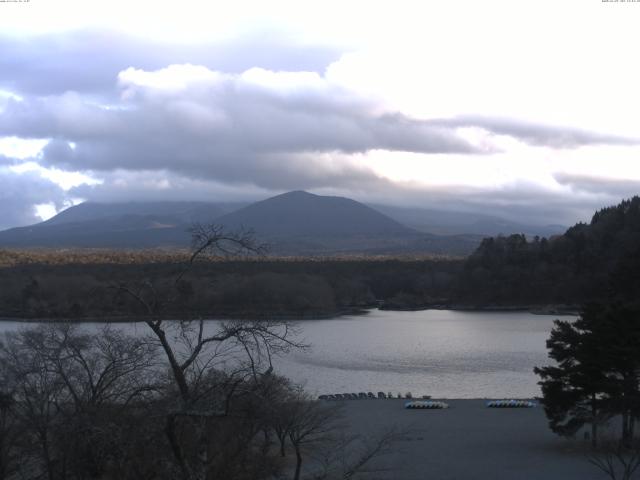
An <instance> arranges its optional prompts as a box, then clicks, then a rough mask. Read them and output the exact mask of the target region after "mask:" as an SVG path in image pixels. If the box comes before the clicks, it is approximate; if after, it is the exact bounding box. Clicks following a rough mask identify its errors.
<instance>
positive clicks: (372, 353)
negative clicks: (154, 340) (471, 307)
mask: <svg viewBox="0 0 640 480" xmlns="http://www.w3.org/2000/svg"><path fill="white" fill-rule="evenodd" d="M555 318H557V317H556V316H551V315H532V314H529V313H524V312H460V311H451V310H425V311H418V312H394V311H379V310H373V311H370V312H369V313H368V314H365V315H357V316H347V317H340V318H336V319H330V320H309V321H304V322H300V323H299V326H300V327H301V328H300V329H301V335H300V339H301V340H303V341H304V342H305V343H308V344H310V345H311V348H310V349H309V351H305V352H294V353H292V354H290V355H289V356H287V357H284V358H278V359H276V360H275V361H274V365H275V369H276V371H277V372H278V373H281V374H283V375H286V376H288V377H289V378H291V379H293V380H294V381H296V382H302V383H304V384H305V385H306V388H307V390H308V391H310V392H311V393H314V394H320V393H344V392H361V391H372V392H374V393H376V392H378V391H384V392H393V394H394V395H395V394H397V393H402V394H403V395H404V394H405V393H406V392H409V391H410V392H412V393H413V395H414V396H416V395H431V396H433V397H441V398H485V397H486V398H498V397H500V398H502V397H533V396H537V395H539V394H540V389H539V387H538V385H537V381H538V377H537V376H536V375H534V373H533V367H534V366H541V365H546V364H548V363H549V359H548V358H547V351H546V346H545V342H546V340H547V338H548V337H549V332H550V331H551V328H552V326H553V320H554V319H555ZM20 326H25V324H24V323H19V322H0V332H2V331H8V330H15V329H17V328H20ZM122 327H123V328H126V329H127V330H133V331H137V332H146V330H145V327H144V325H143V324H137V325H136V324H124V325H122ZM209 328H215V322H214V321H211V322H210V324H209Z"/></svg>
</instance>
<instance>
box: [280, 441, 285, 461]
mask: <svg viewBox="0 0 640 480" xmlns="http://www.w3.org/2000/svg"><path fill="white" fill-rule="evenodd" d="M284 442H285V439H284V438H281V439H280V456H281V457H284V456H285V455H286V452H285V451H284Z"/></svg>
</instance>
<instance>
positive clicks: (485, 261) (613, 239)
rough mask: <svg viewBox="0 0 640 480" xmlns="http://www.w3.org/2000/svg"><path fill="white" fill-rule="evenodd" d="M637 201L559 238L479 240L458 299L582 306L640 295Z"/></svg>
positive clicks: (639, 209) (598, 215) (606, 211)
mask: <svg viewBox="0 0 640 480" xmlns="http://www.w3.org/2000/svg"><path fill="white" fill-rule="evenodd" d="M638 267H640V197H633V198H632V199H630V200H625V201H623V202H622V203H620V204H619V205H616V206H613V207H608V208H605V209H602V210H600V211H598V212H596V214H595V215H594V216H593V218H592V220H591V222H590V223H589V224H583V223H579V224H577V225H575V226H573V227H571V228H570V229H568V230H567V232H566V233H565V234H564V235H561V236H557V237H551V238H549V239H545V238H542V239H541V238H538V237H536V238H534V239H533V240H531V241H528V240H527V239H526V238H525V237H524V236H523V235H511V236H509V237H495V238H487V239H485V240H483V242H482V244H481V245H480V247H479V248H478V249H477V250H476V252H475V253H474V254H473V255H471V257H469V259H468V260H467V262H466V263H465V266H464V272H463V274H462V275H461V276H460V278H459V284H458V295H459V296H460V298H461V300H463V301H465V302H475V303H478V304H494V305H508V304H512V305H513V304H523V305H527V304H571V305H577V304H582V303H584V302H585V301H588V300H594V299H598V298H600V299H602V298H610V297H611V296H615V297H616V298H618V299H622V300H630V299H635V297H637V294H638V292H639V291H640V290H639V288H640V273H638V272H640V269H639V268H638Z"/></svg>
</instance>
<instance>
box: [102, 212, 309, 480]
mask: <svg viewBox="0 0 640 480" xmlns="http://www.w3.org/2000/svg"><path fill="white" fill-rule="evenodd" d="M191 234H192V240H193V241H192V254H191V256H190V258H189V260H188V262H187V263H186V264H185V265H184V266H183V268H182V269H181V270H180V272H179V273H178V274H177V275H176V278H175V280H174V281H173V282H172V284H171V286H170V288H169V289H168V290H166V291H164V292H161V291H160V289H159V288H157V287H156V285H155V284H154V282H152V281H150V280H145V281H143V282H141V283H140V284H139V285H137V286H132V285H127V284H119V285H117V286H116V287H115V288H116V289H117V290H118V291H119V292H121V293H123V294H125V295H128V296H129V297H130V298H132V299H134V300H135V302H137V303H138V305H140V306H141V307H142V309H143V311H144V312H145V314H146V316H145V323H146V325H147V326H148V327H149V329H150V331H151V333H152V335H153V338H154V341H155V342H157V344H158V345H159V346H160V348H161V350H162V351H163V352H164V355H165V357H166V360H167V363H168V366H169V370H170V372H171V377H172V379H173V383H174V385H175V387H176V389H177V392H178V395H179V398H180V404H179V405H177V406H176V408H175V409H173V410H172V411H170V412H168V414H167V416H166V426H165V433H166V436H167V439H168V441H169V444H170V445H171V450H172V451H173V454H174V456H175V458H176V460H177V462H178V464H179V466H180V469H181V471H182V476H183V478H185V479H193V478H204V476H205V475H206V472H205V470H206V465H207V464H208V460H207V458H206V456H207V455H206V454H203V453H198V454H195V453H194V452H191V453H188V452H186V451H185V450H184V448H183V442H182V440H181V435H180V430H181V429H184V428H187V429H188V430H189V432H190V435H191V437H194V438H198V439H199V441H200V443H201V444H206V443H207V436H208V437H210V436H211V432H210V428H211V425H213V424H215V422H212V421H211V420H209V419H211V418H219V417H225V416H227V415H228V405H229V400H230V397H231V396H233V395H235V394H237V393H239V391H241V390H243V389H244V390H246V388H247V380H248V379H252V380H253V384H254V387H255V385H256V384H258V383H259V379H260V378H261V377H262V376H263V375H264V374H265V373H268V372H271V370H272V369H273V366H272V358H273V356H275V355H280V354H284V353H287V352H288V351H290V350H291V349H292V348H302V347H303V345H302V344H300V343H298V342H296V341H295V340H294V336H295V334H296V333H297V332H296V329H295V328H294V327H293V326H292V325H291V324H290V323H289V322H282V321H268V320H262V321H251V320H234V321H224V322H220V323H219V324H217V328H215V330H214V331H210V330H209V329H208V326H207V324H206V322H205V320H204V319H203V318H202V317H200V318H197V319H186V320H181V321H167V320H165V316H166V311H167V307H168V306H170V305H171V304H172V302H174V301H175V300H176V298H177V297H178V296H179V292H180V291H181V288H182V286H183V285H184V283H183V282H184V281H185V278H186V276H187V275H188V274H189V273H190V272H192V270H193V267H194V265H195V264H196V262H197V261H198V260H199V259H201V258H205V257H206V258H210V257H219V256H225V257H228V256H233V257H237V256H241V255H259V254H261V253H263V251H264V246H262V245H260V244H258V243H257V242H256V241H255V238H254V236H253V233H252V232H250V231H245V230H240V231H238V232H227V231H225V229H224V228H223V227H221V226H219V225H202V224H196V225H194V226H193V228H192V229H191ZM217 370H224V371H225V375H215V374H213V375H212V374H211V372H215V371H217ZM229 371H231V373H229ZM220 378H223V379H224V382H222V383H221V382H220V381H219V380H220ZM212 380H213V381H212ZM223 387H226V388H223ZM254 387H251V388H254ZM221 398H224V400H225V402H222V403H221V402H220V399H221ZM216 400H217V401H216ZM178 419H182V420H181V421H180V422H179V421H178ZM178 423H181V425H178ZM206 450H207V449H206V448H204V450H203V451H206Z"/></svg>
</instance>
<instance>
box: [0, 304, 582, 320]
mask: <svg viewBox="0 0 640 480" xmlns="http://www.w3.org/2000/svg"><path fill="white" fill-rule="evenodd" d="M374 310H380V311H386V312H420V311H427V310H451V311H454V312H471V313H473V312H486V313H491V312H495V313H509V312H527V313H530V314H532V315H558V316H578V315H579V314H580V312H579V308H578V307H577V306H575V305H545V306H540V305H538V306H534V305H528V306H525V305H513V306H500V305H487V306H477V305H474V306H466V305H431V306H426V307H416V308H384V307H383V306H380V307H357V308H353V309H346V310H341V311H337V312H331V313H316V314H304V313H286V314H274V315H268V314H263V315H255V314H241V313H237V314H229V313H227V314H218V315H215V314H212V315H206V316H204V317H206V318H204V320H205V321H210V320H223V321H225V320H226V321H230V320H250V321H253V320H255V321H259V320H275V321H313V320H332V319H337V318H341V317H345V316H355V315H367V314H368V313H369V312H370V311H374ZM149 318H150V317H145V316H140V315H131V316H128V315H125V316H104V317H103V316H95V317H92V316H89V317H77V318H68V317H46V316H45V317H11V316H6V315H1V314H0V322H23V323H49V322H52V323H55V322H71V323H144V322H145V321H146V320H148V319H149ZM179 318H180V316H179V315H178V314H176V315H171V316H169V315H167V316H163V317H162V320H167V321H169V320H176V319H179ZM198 319H199V318H195V317H192V318H190V320H198Z"/></svg>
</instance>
